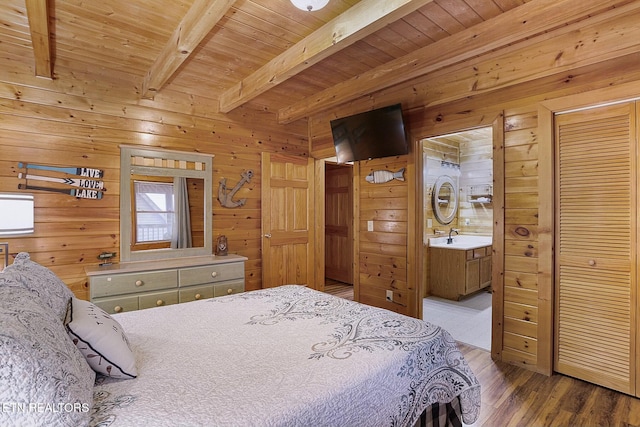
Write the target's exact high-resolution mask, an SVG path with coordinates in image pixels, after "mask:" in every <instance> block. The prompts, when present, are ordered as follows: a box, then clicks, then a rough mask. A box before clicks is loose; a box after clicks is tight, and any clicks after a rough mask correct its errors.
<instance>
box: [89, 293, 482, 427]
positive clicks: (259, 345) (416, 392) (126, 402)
mask: <svg viewBox="0 0 640 427" xmlns="http://www.w3.org/2000/svg"><path fill="white" fill-rule="evenodd" d="M115 318H116V319H117V320H118V322H120V324H121V325H122V326H123V327H124V329H125V331H126V332H127V335H128V337H129V341H130V343H131V345H132V349H133V351H134V353H135V355H136V360H137V365H138V378H136V379H128V380H115V379H105V378H101V379H100V380H98V381H97V384H96V387H95V407H94V412H93V414H92V425H94V426H95V425H100V426H114V427H115V426H148V427H151V426H171V427H175V426H314V427H321V426H328V427H329V426H330V427H337V426H358V427H361V426H412V425H413V424H414V423H415V421H416V420H417V419H418V417H419V416H420V414H421V412H422V411H423V410H424V408H426V407H427V406H429V405H430V404H431V403H433V402H441V403H445V402H449V401H451V400H452V399H453V398H454V397H455V396H457V395H461V399H460V401H461V406H462V412H463V417H464V422H465V423H471V422H473V421H475V419H476V418H477V416H478V413H479V409H480V385H479V384H478V382H477V380H476V378H475V377H474V375H473V373H472V372H471V371H470V369H469V368H468V366H467V364H466V363H465V361H464V359H463V357H462V354H461V353H460V352H459V351H458V349H457V347H456V344H455V342H454V341H453V339H452V338H451V336H450V335H449V334H448V333H447V332H446V331H444V330H442V329H441V328H439V327H437V326H434V325H431V324H428V323H426V322H423V321H421V320H417V319H413V318H410V317H407V316H402V315H398V314H396V313H392V312H390V311H388V310H382V309H378V308H374V307H370V306H366V305H363V304H358V303H354V302H352V301H348V300H345V299H341V298H337V297H333V296H331V295H328V294H325V293H321V292H317V291H314V290H311V289H308V288H305V287H302V286H296V285H289V286H281V287H278V288H272V289H264V290H259V291H252V292H246V293H244V294H236V295H230V296H225V297H220V298H214V299H210V300H204V301H195V302H191V303H186V304H178V305H171V306H167V307H160V308H152V309H146V310H141V311H135V312H130V313H122V314H119V315H116V316H115Z"/></svg>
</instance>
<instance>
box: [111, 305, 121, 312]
mask: <svg viewBox="0 0 640 427" xmlns="http://www.w3.org/2000/svg"><path fill="white" fill-rule="evenodd" d="M113 311H115V312H116V313H120V312H121V311H122V307H120V306H119V305H116V306H115V307H113Z"/></svg>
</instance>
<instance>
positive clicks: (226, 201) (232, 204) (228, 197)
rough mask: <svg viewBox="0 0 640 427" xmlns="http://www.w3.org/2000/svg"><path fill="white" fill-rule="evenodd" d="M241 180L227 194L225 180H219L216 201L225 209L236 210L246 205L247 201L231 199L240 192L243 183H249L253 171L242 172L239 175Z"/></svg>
mask: <svg viewBox="0 0 640 427" xmlns="http://www.w3.org/2000/svg"><path fill="white" fill-rule="evenodd" d="M240 175H241V176H242V179H241V180H240V181H238V183H237V184H236V186H235V187H233V188H232V189H231V191H229V192H227V178H222V179H221V180H220V185H219V186H218V201H219V202H220V204H221V205H222V206H223V207H225V208H237V207H238V206H244V204H245V203H247V199H240V200H238V201H233V200H232V198H233V196H234V194H236V193H237V192H238V190H240V187H242V186H243V185H244V184H245V182H251V178H253V171H252V170H251V169H249V170H248V171H245V172H242V173H241V174H240Z"/></svg>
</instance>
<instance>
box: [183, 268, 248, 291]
mask: <svg viewBox="0 0 640 427" xmlns="http://www.w3.org/2000/svg"><path fill="white" fill-rule="evenodd" d="M178 276H179V280H178V283H179V284H180V285H179V286H181V287H182V286H190V285H201V284H204V283H215V282H222V281H224V280H231V279H240V278H244V263H243V262H232V263H227V264H214V265H206V266H202V267H189V268H181V269H180V270H179V271H178Z"/></svg>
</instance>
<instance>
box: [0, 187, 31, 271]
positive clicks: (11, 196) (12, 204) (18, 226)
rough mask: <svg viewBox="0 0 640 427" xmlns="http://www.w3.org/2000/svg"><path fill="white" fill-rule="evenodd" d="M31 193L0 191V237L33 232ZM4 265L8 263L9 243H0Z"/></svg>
mask: <svg viewBox="0 0 640 427" xmlns="http://www.w3.org/2000/svg"><path fill="white" fill-rule="evenodd" d="M33 222H34V221H33V194H21V193H0V237H17V236H23V235H25V234H31V233H33ZM0 247H2V250H3V252H4V266H5V267H6V266H7V265H9V243H8V242H4V243H0Z"/></svg>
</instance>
